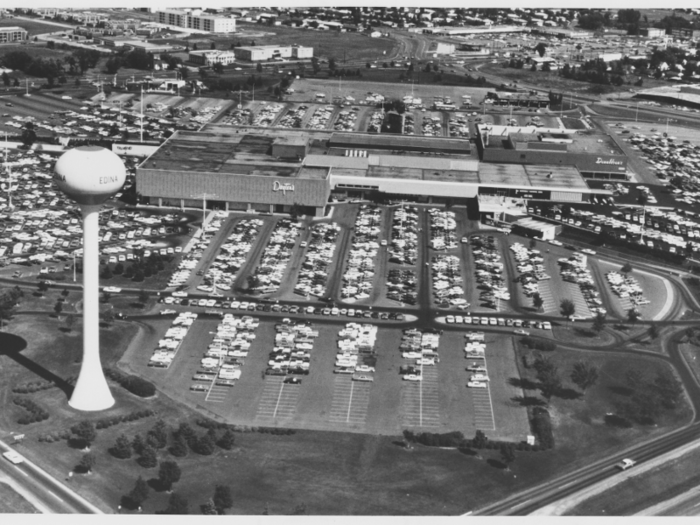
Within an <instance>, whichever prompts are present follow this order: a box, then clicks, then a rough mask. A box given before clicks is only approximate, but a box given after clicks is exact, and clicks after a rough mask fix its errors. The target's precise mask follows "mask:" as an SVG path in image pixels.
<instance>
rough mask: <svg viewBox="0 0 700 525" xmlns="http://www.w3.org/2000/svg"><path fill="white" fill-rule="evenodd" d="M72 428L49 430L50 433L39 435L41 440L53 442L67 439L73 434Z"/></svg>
mask: <svg viewBox="0 0 700 525" xmlns="http://www.w3.org/2000/svg"><path fill="white" fill-rule="evenodd" d="M72 435H73V434H72V432H71V431H70V430H58V431H56V432H49V433H48V434H42V435H41V436H39V442H40V443H41V442H44V443H53V442H55V441H65V440H66V439H69V438H70V437H71V436H72Z"/></svg>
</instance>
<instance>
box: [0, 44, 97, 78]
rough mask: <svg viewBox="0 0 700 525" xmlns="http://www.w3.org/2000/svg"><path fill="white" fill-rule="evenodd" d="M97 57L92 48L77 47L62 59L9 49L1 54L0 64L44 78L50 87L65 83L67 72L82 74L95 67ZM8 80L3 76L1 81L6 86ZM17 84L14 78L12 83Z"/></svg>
mask: <svg viewBox="0 0 700 525" xmlns="http://www.w3.org/2000/svg"><path fill="white" fill-rule="evenodd" d="M99 59H100V53H99V51H96V50H94V49H77V50H75V51H73V53H72V54H71V55H69V56H67V57H65V58H63V59H60V58H57V59H54V58H49V59H44V58H41V57H32V56H31V55H29V54H28V53H26V52H24V51H11V52H9V53H6V54H5V55H3V56H2V65H3V66H5V67H7V68H9V69H14V70H18V71H22V72H23V73H26V74H27V75H31V76H35V77H39V78H45V79H46V81H47V83H48V85H49V86H50V87H51V86H53V85H54V84H55V83H56V82H58V83H59V84H65V83H66V82H67V79H66V75H67V74H70V75H75V74H77V73H80V74H81V75H82V74H83V73H85V71H87V70H88V69H90V68H93V67H95V66H96V65H97V62H98V61H99ZM9 82H10V80H9V77H8V76H3V83H4V84H5V85H6V86H8V85H9ZM18 84H19V83H18V82H17V80H16V79H15V84H14V85H15V86H17V85H18Z"/></svg>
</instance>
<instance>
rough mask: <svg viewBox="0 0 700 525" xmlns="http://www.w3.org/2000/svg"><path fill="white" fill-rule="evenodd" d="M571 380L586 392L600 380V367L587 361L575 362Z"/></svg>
mask: <svg viewBox="0 0 700 525" xmlns="http://www.w3.org/2000/svg"><path fill="white" fill-rule="evenodd" d="M571 381H573V382H574V384H575V385H576V386H577V387H579V388H580V389H581V390H583V391H584V392H585V391H586V390H587V389H588V388H590V387H592V386H593V385H595V384H596V382H597V381H598V368H597V367H595V366H593V365H591V364H590V363H587V362H585V361H578V362H576V363H574V368H573V370H572V371H571Z"/></svg>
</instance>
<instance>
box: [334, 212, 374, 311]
mask: <svg viewBox="0 0 700 525" xmlns="http://www.w3.org/2000/svg"><path fill="white" fill-rule="evenodd" d="M381 219H382V209H381V208H380V207H379V206H376V205H374V204H361V205H360V209H359V210H358V212H357V217H356V218H355V228H354V233H353V236H352V245H351V246H350V250H349V253H348V261H347V265H346V268H345V273H344V274H343V287H342V289H341V292H340V294H341V297H342V298H343V300H345V301H347V300H351V301H361V300H363V299H368V298H369V296H370V292H371V291H372V288H373V286H374V267H375V264H376V258H377V253H379V246H380V244H379V236H380V234H381V231H382V228H381Z"/></svg>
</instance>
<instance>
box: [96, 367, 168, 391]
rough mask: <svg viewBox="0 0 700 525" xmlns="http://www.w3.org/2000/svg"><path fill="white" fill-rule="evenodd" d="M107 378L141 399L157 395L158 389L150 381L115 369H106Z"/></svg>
mask: <svg viewBox="0 0 700 525" xmlns="http://www.w3.org/2000/svg"><path fill="white" fill-rule="evenodd" d="M104 373H105V376H107V377H108V378H109V379H111V380H112V381H114V382H116V383H119V385H120V386H122V387H123V388H125V389H126V390H128V391H129V392H131V393H132V394H134V395H136V396H139V397H152V396H154V395H156V387H155V385H154V384H153V383H151V382H150V381H148V380H146V379H143V378H141V377H139V376H135V375H130V374H124V373H122V372H120V371H119V370H117V369H115V368H104Z"/></svg>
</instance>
